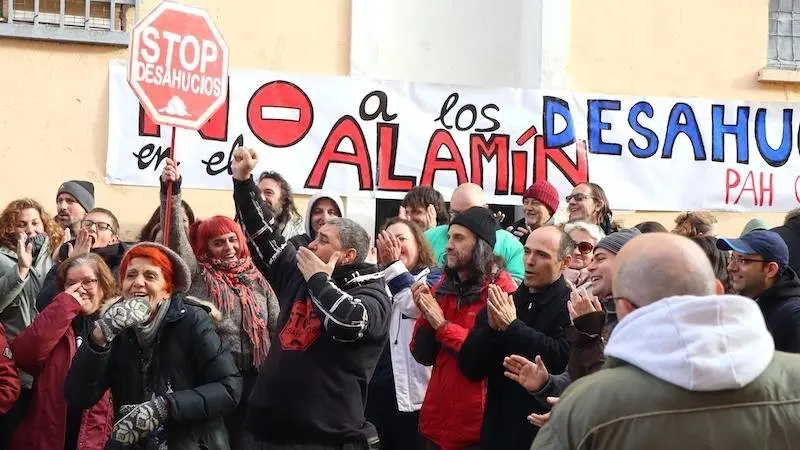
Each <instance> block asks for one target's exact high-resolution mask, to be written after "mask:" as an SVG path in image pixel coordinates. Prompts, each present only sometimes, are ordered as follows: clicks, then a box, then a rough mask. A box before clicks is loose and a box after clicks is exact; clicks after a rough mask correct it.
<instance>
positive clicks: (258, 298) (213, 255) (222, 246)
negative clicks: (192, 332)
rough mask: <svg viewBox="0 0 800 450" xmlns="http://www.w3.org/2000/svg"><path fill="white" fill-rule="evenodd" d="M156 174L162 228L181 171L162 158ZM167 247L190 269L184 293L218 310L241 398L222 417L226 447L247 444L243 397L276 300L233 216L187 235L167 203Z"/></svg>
mask: <svg viewBox="0 0 800 450" xmlns="http://www.w3.org/2000/svg"><path fill="white" fill-rule="evenodd" d="M164 162H165V165H164V172H163V174H162V175H161V187H162V189H161V228H162V229H164V226H165V224H164V222H165V214H166V199H167V197H166V191H167V189H166V186H167V183H168V182H172V183H174V185H173V190H172V204H173V205H180V204H181V189H180V186H181V180H182V178H181V175H180V171H179V169H178V166H177V164H176V163H175V162H174V161H172V160H171V159H169V158H167V159H166V160H165V161H164ZM170 218H171V220H170V223H169V227H170V228H169V231H170V240H169V246H170V248H171V249H172V250H174V251H175V252H176V253H178V254H179V255H180V256H181V258H183V260H184V261H185V262H186V264H188V266H189V270H190V271H191V272H192V287H191V289H190V290H189V295H192V296H195V297H198V298H202V299H209V300H210V301H211V302H213V303H214V306H216V307H217V308H218V309H219V310H220V311H221V312H222V314H223V319H222V320H221V321H220V322H219V323H218V324H217V334H219V336H220V339H221V340H222V342H223V343H225V344H226V345H227V346H228V348H229V349H230V350H231V354H232V355H233V359H234V360H235V361H236V365H237V367H239V370H240V371H241V375H242V383H243V388H242V401H241V402H240V403H239V406H238V407H237V408H236V411H235V412H234V413H232V414H230V415H228V416H226V417H225V426H226V427H227V428H228V434H229V435H230V440H231V448H232V449H233V450H236V449H245V448H248V443H249V442H250V439H251V438H250V436H249V434H248V433H247V431H246V430H245V429H244V417H245V412H246V411H247V399H248V398H249V396H250V391H251V390H252V389H253V385H254V384H255V381H256V378H257V377H258V368H259V367H260V366H261V364H262V363H263V362H264V360H266V358H267V353H268V352H269V348H270V344H271V342H272V341H273V338H274V336H275V326H276V324H277V321H278V299H277V298H276V297H275V293H274V292H273V291H272V288H271V287H270V285H269V283H267V280H266V279H265V278H264V276H263V275H261V272H259V271H258V269H257V268H256V266H255V265H254V264H253V260H252V258H250V251H249V249H248V248H247V243H246V241H245V238H244V235H243V234H242V228H241V226H239V225H238V224H237V223H236V222H234V221H233V220H232V219H230V218H228V217H224V216H214V217H212V218H210V219H207V220H197V221H196V222H194V223H193V224H192V225H191V227H190V231H189V235H188V236H187V234H186V232H185V228H184V227H183V217H182V211H181V208H172V211H171V217H170Z"/></svg>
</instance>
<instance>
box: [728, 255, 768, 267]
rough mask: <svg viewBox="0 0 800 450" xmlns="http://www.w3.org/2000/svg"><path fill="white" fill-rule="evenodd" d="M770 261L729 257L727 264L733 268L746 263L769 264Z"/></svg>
mask: <svg viewBox="0 0 800 450" xmlns="http://www.w3.org/2000/svg"><path fill="white" fill-rule="evenodd" d="M770 262H772V261H767V260H764V259H753V258H742V257H741V256H731V259H730V260H728V263H729V264H733V265H735V266H741V265H743V264H747V263H770Z"/></svg>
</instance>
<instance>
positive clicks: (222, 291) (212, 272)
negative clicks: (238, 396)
mask: <svg viewBox="0 0 800 450" xmlns="http://www.w3.org/2000/svg"><path fill="white" fill-rule="evenodd" d="M198 264H200V267H202V268H203V277H204V278H205V282H206V286H208V294H209V296H210V297H211V300H212V301H213V302H214V306H216V307H217V308H219V310H220V311H222V314H224V315H226V316H228V315H230V313H231V312H232V311H233V304H234V302H235V301H236V299H237V297H238V301H239V302H240V303H241V306H242V327H243V328H244V332H245V333H247V337H249V338H250V342H252V343H253V367H256V368H258V367H261V364H262V363H263V362H264V360H266V359H267V350H268V348H267V345H268V344H267V342H266V341H265V340H266V339H267V321H266V318H265V317H264V311H262V309H261V306H260V305H259V304H258V302H257V301H256V296H255V293H254V292H253V288H254V287H261V289H263V290H264V291H266V292H269V290H270V289H271V288H270V287H269V284H268V283H267V280H266V279H264V276H263V275H261V272H259V271H258V269H256V266H255V265H254V264H253V260H252V259H251V258H237V259H233V260H220V259H214V258H201V259H200V260H199V261H198Z"/></svg>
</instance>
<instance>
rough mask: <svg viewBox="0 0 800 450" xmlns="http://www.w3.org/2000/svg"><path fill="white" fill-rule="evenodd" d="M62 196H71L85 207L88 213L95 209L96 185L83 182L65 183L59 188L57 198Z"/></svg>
mask: <svg viewBox="0 0 800 450" xmlns="http://www.w3.org/2000/svg"><path fill="white" fill-rule="evenodd" d="M61 194H69V195H71V196H73V197H75V200H77V201H78V203H79V204H80V205H81V206H83V209H85V210H86V212H89V211H91V210H93V209H94V184H92V183H91V182H89V181H83V180H70V181H65V182H64V183H62V184H61V186H59V188H58V193H56V198H58V196H59V195H61Z"/></svg>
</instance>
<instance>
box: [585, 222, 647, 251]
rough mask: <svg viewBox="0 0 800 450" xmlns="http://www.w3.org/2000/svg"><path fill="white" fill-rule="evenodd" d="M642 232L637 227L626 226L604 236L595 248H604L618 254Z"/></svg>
mask: <svg viewBox="0 0 800 450" xmlns="http://www.w3.org/2000/svg"><path fill="white" fill-rule="evenodd" d="M640 234H642V232H641V231H639V230H638V229H636V228H625V229H623V230H619V231H617V232H615V233H611V234H609V235H608V236H606V237H604V238H603V239H601V240H600V242H598V243H597V245H595V248H602V249H605V250H608V251H610V252H611V253H613V254H615V255H616V254H617V253H619V251H620V250H622V247H623V246H624V245H625V244H627V243H628V241H630V240H631V239H633V238H635V237H636V236H638V235H640Z"/></svg>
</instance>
